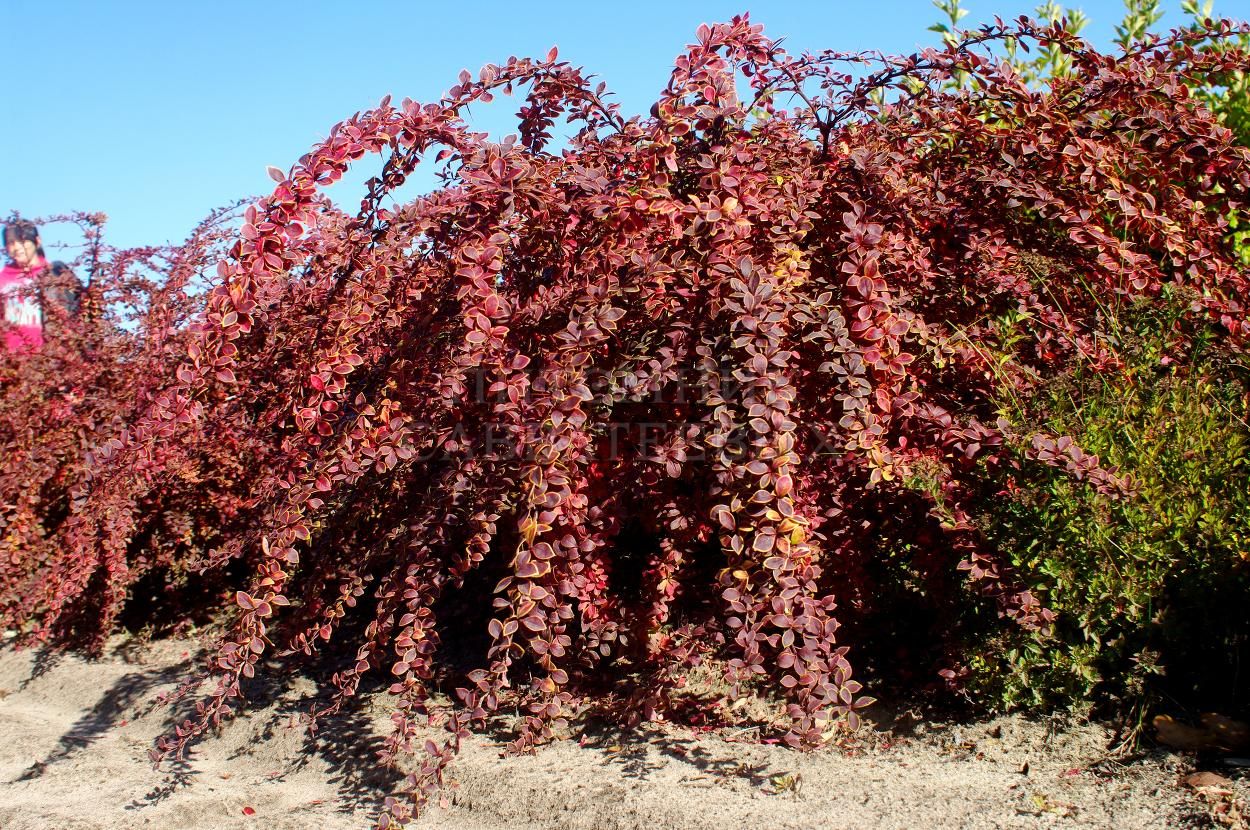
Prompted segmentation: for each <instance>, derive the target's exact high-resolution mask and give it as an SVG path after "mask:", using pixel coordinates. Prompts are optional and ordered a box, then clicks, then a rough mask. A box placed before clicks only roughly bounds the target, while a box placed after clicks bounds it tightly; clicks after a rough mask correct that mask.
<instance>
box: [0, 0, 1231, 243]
mask: <svg viewBox="0 0 1250 830" xmlns="http://www.w3.org/2000/svg"><path fill="white" fill-rule="evenodd" d="M964 5H965V7H967V8H968V9H969V11H970V12H971V14H970V15H969V16H968V17H967V18H966V19H965V20H964V25H965V26H973V25H975V24H977V23H980V22H986V21H988V20H990V19H991V18H992V17H993V15H995V14H998V15H1001V16H1003V17H1004V18H1009V17H1012V16H1016V15H1019V14H1022V13H1029V12H1031V10H1032V8H1033V6H1034V5H1035V3H1034V2H1021V0H965V3H964ZM1072 5H1074V6H1077V7H1079V8H1082V9H1083V10H1084V11H1085V13H1086V14H1087V15H1089V16H1090V17H1091V18H1092V21H1093V22H1092V24H1091V26H1090V28H1089V29H1087V30H1086V33H1085V34H1086V36H1087V37H1089V38H1091V39H1092V40H1093V41H1094V42H1095V43H1098V44H1101V45H1106V44H1108V43H1109V42H1110V39H1111V37H1112V28H1113V26H1114V25H1115V23H1116V22H1118V21H1119V19H1120V17H1121V12H1122V6H1121V2H1120V0H1085V2H1083V3H1073V4H1072ZM1166 6H1167V9H1168V15H1167V16H1166V17H1165V18H1164V20H1163V21H1162V22H1161V23H1160V24H1159V26H1160V27H1169V26H1173V25H1179V24H1180V23H1181V22H1183V21H1182V17H1181V15H1180V12H1179V0H1167V3H1166ZM0 10H3V15H2V16H0V17H2V19H0V27H3V30H4V33H5V36H4V41H3V45H2V46H0V69H2V70H3V77H4V78H6V79H7V81H8V82H7V83H6V84H5V88H6V101H5V104H6V106H5V108H4V109H5V117H4V120H3V126H0V215H3V214H7V213H8V212H9V211H11V210H14V209H16V210H20V211H21V212H22V213H23V214H24V215H27V216H38V215H47V214H52V213H57V212H64V211H69V210H74V209H80V210H89V211H104V212H105V213H107V214H108V215H109V216H110V222H109V239H110V241H111V242H112V243H113V244H118V245H139V244H144V243H161V242H164V241H172V240H179V239H181V238H182V237H183V236H185V234H186V233H187V232H188V231H189V230H190V229H191V227H192V226H193V225H194V224H195V223H196V221H197V220H198V219H200V218H201V217H202V216H204V215H205V214H206V213H207V212H208V211H209V210H210V209H212V208H213V207H215V206H217V205H220V204H223V203H226V202H228V201H230V200H232V199H234V198H238V197H242V196H246V195H249V194H258V193H261V192H264V191H267V190H268V188H269V187H270V185H271V184H272V183H271V182H270V180H269V179H268V177H267V176H266V174H265V167H266V165H271V164H272V165H275V166H278V167H280V168H282V169H286V168H287V167H289V166H290V164H291V163H292V162H293V161H295V160H296V159H297V158H298V157H299V156H300V155H302V154H303V153H304V152H305V151H306V150H307V149H308V148H309V147H310V146H311V145H312V144H313V143H315V142H316V141H317V140H319V139H320V138H322V137H324V136H325V135H326V133H327V132H328V130H329V128H330V126H331V125H333V124H334V123H335V122H337V121H339V120H342V119H344V118H346V117H348V116H350V115H351V114H352V113H354V112H356V111H358V110H362V109H367V108H369V107H371V106H372V105H374V104H375V103H376V102H377V101H378V100H379V99H380V98H381V97H382V96H383V95H386V94H387V93H392V94H393V95H394V96H395V97H396V99H400V98H403V97H405V96H407V97H410V98H413V99H415V100H418V101H422V100H433V99H436V98H438V97H439V96H440V95H441V94H442V93H443V91H444V90H446V88H447V87H448V86H450V85H451V84H453V83H454V82H455V78H456V74H457V73H458V72H459V70H460V69H461V68H469V69H471V70H473V71H475V72H476V70H477V69H478V68H479V67H480V66H482V65H483V64H485V63H490V62H499V61H502V60H503V59H506V58H507V56H508V55H512V54H515V55H518V56H520V55H535V56H541V55H544V54H545V53H546V51H547V49H548V48H549V47H550V46H552V45H553V44H554V45H558V46H559V47H560V54H561V56H562V57H563V58H565V59H567V60H570V61H572V62H574V63H576V64H579V65H583V66H585V67H587V69H588V70H589V71H591V72H594V73H595V74H597V75H599V76H600V77H601V78H602V79H603V80H606V81H607V83H608V85H609V87H610V88H611V89H613V90H614V91H615V92H616V93H617V95H618V100H619V101H620V102H621V104H622V105H623V107H624V109H625V111H626V113H634V112H646V111H647V110H648V109H649V107H650V104H651V102H652V101H653V100H654V96H655V94H656V92H657V91H658V90H660V89H661V88H662V87H663V85H664V83H665V80H666V79H667V76H668V72H669V68H670V67H671V64H672V59H673V57H674V56H675V55H677V54H678V53H679V52H680V51H681V50H682V48H683V46H684V45H685V44H687V43H689V42H690V41H691V40H692V39H693V35H694V30H695V28H696V27H697V26H698V24H699V23H701V22H715V21H720V20H728V19H729V18H730V17H731V16H732V15H734V14H735V13H739V12H742V11H746V10H749V11H750V12H751V16H752V18H753V19H754V20H755V21H756V22H759V23H763V24H764V26H765V31H766V33H767V34H769V35H771V36H773V37H778V36H785V38H786V43H787V47H788V48H789V49H791V50H792V51H795V52H798V51H802V50H804V49H813V50H815V49H825V48H832V49H840V50H860V49H881V50H885V51H889V52H911V51H914V50H915V48H916V47H917V46H918V45H923V44H930V43H933V42H934V39H935V38H936V35H934V34H932V33H930V32H928V31H926V28H927V27H928V26H929V25H930V24H931V23H933V22H934V21H935V20H936V19H937V16H938V15H937V12H936V10H935V9H933V8H932V6H931V4H930V2H929V0H858V1H857V2H843V1H842V0H821V2H754V3H752V2H749V0H698V1H697V2H694V1H691V2H684V0H667V2H657V1H656V0H623V1H622V2H609V1H606V0H581V2H548V3H544V2H519V3H516V2H513V3H504V2H495V1H494V0H478V1H477V2H471V0H459V1H458V2H441V3H431V2H416V1H415V0H414V1H412V2H384V1H383V0H372V2H366V3H359V4H357V3H350V2H344V1H343V0H339V2H334V3H330V2H321V0H305V1H304V2H236V1H235V0H224V2H205V3H181V2H165V3H156V2H125V0H108V1H107V2H106V1H105V0H100V1H99V2H86V0H80V1H79V2H54V0H0ZM1216 11H1217V12H1219V13H1223V14H1226V15H1230V16H1235V17H1247V16H1250V0H1217V4H1216ZM498 100H499V101H501V102H502V103H503V106H505V107H511V109H508V110H505V111H504V112H511V111H514V109H515V106H514V103H513V102H512V100H511V99H506V98H501V99H498ZM495 106H496V107H498V106H499V104H498V103H497V104H496V105H495ZM502 114H503V113H502V112H501V113H500V115H502ZM488 123H489V124H491V125H493V124H497V123H502V122H501V121H500V120H499V117H498V116H495V115H492V117H491V118H490V119H489V122H488ZM372 172H373V171H372V170H370V171H369V172H368V174H364V173H362V174H361V175H360V176H359V177H354V178H355V180H356V181H360V180H363V178H364V177H365V175H371V174H372ZM342 187H343V185H339V186H338V187H337V188H336V190H337V189H339V188H342ZM332 195H335V196H336V197H337V196H338V194H337V193H334V194H332ZM345 195H347V194H345ZM350 195H353V196H355V197H356V198H358V191H357V193H355V194H350ZM63 236H65V231H58V230H57V229H55V228H48V229H46V231H45V239H47V240H49V241H52V240H55V239H57V238H61V237H63Z"/></svg>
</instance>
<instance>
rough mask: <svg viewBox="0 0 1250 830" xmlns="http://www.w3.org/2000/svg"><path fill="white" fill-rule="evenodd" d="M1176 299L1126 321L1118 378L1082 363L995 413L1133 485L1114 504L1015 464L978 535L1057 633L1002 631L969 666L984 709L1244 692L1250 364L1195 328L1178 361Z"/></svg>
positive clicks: (1232, 698)
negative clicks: (1038, 602) (1071, 444)
mask: <svg viewBox="0 0 1250 830" xmlns="http://www.w3.org/2000/svg"><path fill="white" fill-rule="evenodd" d="M1171 299H1172V300H1173V302H1172V310H1170V311H1163V312H1161V311H1159V310H1158V309H1157V308H1156V309H1154V310H1151V309H1148V308H1146V307H1144V306H1139V307H1137V308H1133V309H1130V310H1129V311H1128V312H1127V313H1125V314H1123V315H1121V326H1120V327H1119V331H1120V337H1121V338H1122V344H1121V349H1122V354H1123V355H1124V358H1125V362H1126V367H1125V370H1124V371H1122V372H1121V371H1117V372H1109V373H1104V372H1096V371H1092V370H1090V369H1088V368H1078V369H1077V370H1075V371H1072V372H1070V373H1068V374H1066V375H1064V376H1061V377H1057V378H1055V379H1053V380H1050V381H1048V382H1046V383H1045V384H1043V385H1042V386H1040V388H1039V389H1038V390H1037V391H1036V392H1035V394H1033V395H1031V396H1030V397H1028V398H1026V399H1022V400H1014V401H1012V402H1009V403H1008V404H1006V405H1005V413H1006V414H1007V415H1008V417H1009V419H1011V420H1012V421H1013V422H1017V423H1019V424H1021V426H1025V425H1027V426H1029V427H1031V428H1035V429H1041V430H1043V431H1046V432H1050V433H1052V434H1059V435H1070V436H1072V437H1073V438H1074V439H1075V440H1076V441H1077V443H1078V444H1079V445H1080V446H1082V447H1083V448H1084V449H1085V450H1086V451H1088V452H1095V453H1097V454H1098V455H1099V456H1100V457H1101V458H1102V460H1103V462H1104V463H1105V464H1106V465H1109V466H1114V467H1117V468H1118V469H1119V471H1120V473H1122V474H1127V475H1129V476H1131V478H1132V480H1133V482H1134V483H1135V486H1136V492H1135V493H1134V494H1133V495H1131V496H1130V497H1128V498H1124V499H1113V498H1109V497H1108V496H1105V495H1102V494H1100V493H1098V492H1097V491H1096V490H1095V488H1093V487H1090V486H1087V485H1084V484H1082V483H1081V482H1075V481H1073V480H1072V479H1071V478H1070V477H1068V476H1064V475H1062V474H1056V472H1055V470H1054V469H1053V468H1043V467H1041V466H1040V465H1037V464H1035V463H1030V462H1027V461H1025V460H1024V459H1023V455H1022V456H1021V461H1020V467H1019V469H1018V470H1015V471H1013V475H1012V476H1010V477H1009V479H1008V480H1007V481H1006V482H1005V487H1004V491H1003V495H1005V496H1006V498H1000V499H999V500H997V501H994V500H987V503H989V504H991V505H993V506H992V507H991V508H990V509H989V510H988V511H987V512H986V514H985V515H984V516H983V517H982V522H983V525H984V531H985V533H986V535H987V536H988V537H989V538H991V539H992V540H994V541H995V542H996V543H997V544H998V545H999V546H1000V548H1001V549H1002V550H1003V551H1004V553H1006V554H1008V555H1009V556H1010V557H1011V560H1012V562H1013V564H1014V565H1015V566H1016V567H1017V568H1018V569H1019V571H1020V573H1021V574H1023V575H1025V578H1026V579H1029V580H1031V582H1032V584H1031V586H1030V587H1031V588H1032V590H1033V591H1034V592H1035V593H1036V594H1037V595H1038V596H1039V597H1040V598H1041V599H1042V602H1043V603H1044V604H1046V605H1047V606H1048V607H1050V608H1051V609H1052V610H1053V611H1055V612H1057V614H1058V615H1059V616H1058V619H1057V621H1056V626H1055V630H1054V632H1053V635H1046V634H1042V633H1037V632H1032V633H1029V632H1014V631H1013V632H1009V633H1006V634H1003V635H1001V636H1000V637H999V638H997V639H996V640H994V641H992V645H991V647H990V648H987V649H985V650H984V651H983V652H982V653H981V655H980V656H979V657H977V658H974V659H973V661H972V665H971V668H972V670H973V671H972V675H973V678H974V680H973V688H974V689H977V690H978V691H979V692H980V693H981V694H982V695H983V696H984V698H983V699H985V700H987V701H989V702H991V704H992V705H997V706H1001V707H1013V706H1041V707H1052V706H1055V705H1065V706H1066V705H1077V706H1079V705H1080V704H1081V702H1083V701H1088V702H1092V703H1104V704H1105V703H1111V702H1115V701H1119V702H1120V703H1121V704H1129V705H1130V706H1132V707H1135V708H1136V709H1137V710H1138V711H1139V712H1140V711H1142V710H1143V707H1144V706H1145V705H1146V704H1148V703H1149V702H1151V701H1152V700H1154V701H1158V700H1159V699H1160V696H1162V697H1163V699H1167V700H1170V701H1171V703H1172V704H1194V705H1198V704H1199V703H1201V705H1203V706H1206V707H1223V710H1224V711H1230V710H1232V709H1235V708H1236V707H1237V706H1238V705H1240V706H1242V707H1244V706H1245V701H1247V700H1250V672H1245V671H1242V672H1240V673H1239V671H1238V666H1239V665H1243V664H1244V665H1250V660H1248V659H1247V658H1248V657H1250V650H1248V647H1247V643H1248V642H1250V614H1247V610H1246V609H1247V608H1250V560H1248V557H1250V486H1248V485H1250V461H1248V460H1247V458H1248V456H1250V425H1248V422H1250V406H1248V397H1247V383H1246V380H1247V377H1248V376H1250V368H1248V367H1247V366H1246V365H1245V363H1244V362H1241V363H1239V362H1237V360H1236V359H1234V358H1232V357H1230V356H1229V355H1226V354H1224V353H1222V352H1221V351H1220V350H1219V349H1218V348H1216V347H1215V346H1214V345H1213V341H1211V340H1208V339H1205V338H1204V337H1202V336H1201V334H1199V335H1198V336H1196V337H1195V338H1194V340H1193V344H1194V345H1193V346H1192V348H1191V349H1189V353H1188V354H1177V353H1176V352H1175V351H1174V349H1175V346H1174V344H1175V343H1176V342H1179V339H1178V337H1177V335H1178V334H1179V333H1180V328H1181V327H1182V326H1183V317H1182V312H1183V310H1184V307H1185V306H1186V305H1187V303H1185V301H1184V299H1183V298H1179V297H1173V298H1171ZM1022 431H1023V430H1022Z"/></svg>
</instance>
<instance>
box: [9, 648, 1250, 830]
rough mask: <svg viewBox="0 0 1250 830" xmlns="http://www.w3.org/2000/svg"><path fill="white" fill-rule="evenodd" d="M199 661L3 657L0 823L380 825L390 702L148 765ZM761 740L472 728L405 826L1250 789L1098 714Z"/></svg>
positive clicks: (1140, 807)
mask: <svg viewBox="0 0 1250 830" xmlns="http://www.w3.org/2000/svg"><path fill="white" fill-rule="evenodd" d="M194 649H195V645H194V643H192V642H190V641H163V642H158V643H154V644H150V645H138V644H135V643H134V642H132V641H128V640H125V639H121V638H117V639H115V640H114V641H112V643H111V644H110V650H109V651H108V653H107V654H106V656H105V657H103V658H101V659H99V660H95V661H87V660H84V659H82V658H80V657H77V656H73V655H66V656H50V655H46V654H38V653H35V652H31V651H23V652H15V651H13V650H12V649H11V648H7V647H6V648H0V828H4V830H28V829H29V830H35V828H39V829H40V830H45V829H48V828H55V830H79V829H80V828H81V830H87V828H91V829H92V830H95V828H130V827H150V828H192V830H209V829H210V828H212V830H216V828H265V830H279V828H327V829H328V830H335V829H336V828H366V827H368V826H369V824H370V816H371V814H372V813H373V811H374V810H375V809H376V805H377V800H378V799H379V797H380V795H381V794H382V793H383V792H384V790H385V789H386V787H387V786H388V779H387V776H386V775H379V774H378V773H377V772H376V771H375V770H374V767H373V763H372V753H373V752H374V751H376V749H377V748H378V746H379V742H380V738H381V736H382V735H384V734H385V731H386V729H387V727H388V726H389V720H388V717H387V709H386V700H385V697H386V696H385V694H379V695H375V696H373V697H370V698H366V699H365V700H364V701H362V706H361V707H360V708H359V710H358V711H356V712H353V713H352V714H350V715H346V716H343V717H341V718H339V719H338V720H337V721H336V722H334V723H327V724H325V726H324V727H323V729H322V730H321V731H320V732H318V733H317V735H315V736H313V735H309V734H308V733H307V731H306V730H305V729H304V727H303V726H301V725H300V724H299V722H298V719H297V718H296V717H295V716H296V715H297V714H298V713H299V712H300V711H303V708H304V707H306V705H307V703H306V702H304V701H302V696H303V695H304V694H306V693H307V692H308V689H309V688H310V686H311V684H309V683H308V682H306V681H303V682H301V681H296V682H295V683H292V684H288V685H287V686H285V687H283V688H282V689H280V690H277V691H276V692H275V693H274V694H273V695H270V696H269V697H268V698H267V699H264V700H261V701H258V702H257V703H256V705H254V706H253V707H251V708H249V709H247V710H246V711H245V713H244V715H243V716H241V717H239V718H237V719H235V720H234V721H232V722H230V723H229V724H228V725H227V726H225V727H224V728H223V729H222V731H221V734H219V735H217V736H214V737H212V738H210V739H208V740H206V741H204V742H202V743H200V744H199V745H198V746H197V748H196V751H195V753H194V754H193V756H192V757H190V758H189V759H188V760H187V761H186V762H185V764H182V765H180V766H179V767H177V768H176V769H162V770H160V771H154V770H153V769H152V766H151V764H150V762H149V761H148V759H147V750H148V749H149V748H150V747H151V745H152V742H153V740H154V739H155V738H156V736H157V735H159V734H161V733H162V732H163V731H164V730H165V729H167V728H168V725H169V723H170V718H171V716H172V715H173V714H175V713H171V712H170V711H169V710H168V709H165V708H162V707H156V706H153V702H152V699H153V697H154V696H155V695H156V694H157V693H158V692H160V691H162V690H167V689H171V688H172V687H173V683H174V681H175V680H176V678H177V677H178V676H179V674H180V672H181V670H182V669H184V668H185V667H186V666H188V665H190V662H189V661H190V659H191V657H192V653H193V651H194ZM575 732H576V730H575ZM496 737H498V736H496ZM754 737H755V736H754V735H753V733H751V732H749V731H728V730H725V731H722V732H720V733H706V734H699V733H696V732H694V731H691V730H689V729H683V728H678V727H674V726H670V725H660V726H656V727H648V728H644V729H641V730H638V731H635V732H629V733H619V732H610V733H606V734H602V733H593V734H592V733H590V732H586V733H583V734H582V735H580V736H575V737H574V738H572V739H570V740H566V741H561V742H557V743H555V744H553V745H551V746H548V747H544V748H542V749H540V750H539V752H538V753H537V755H536V756H533V757H501V756H500V749H501V744H500V742H499V741H498V740H496V739H495V738H492V737H491V736H482V737H480V738H477V737H475V738H474V739H472V740H470V741H469V742H468V745H467V746H466V747H465V749H464V751H463V752H462V754H461V756H460V757H459V758H458V759H457V760H456V761H455V763H454V766H453V767H452V769H451V771H450V774H449V778H450V782H451V783H450V786H449V787H448V789H447V791H446V793H445V794H444V797H443V799H442V804H441V805H440V804H437V803H436V804H434V805H432V806H431V807H430V808H428V809H427V811H426V812H425V813H424V814H423V816H422V817H421V818H420V819H419V820H417V821H416V822H414V823H413V824H412V825H411V826H412V827H416V828H444V827H446V828H465V830H473V828H481V829H482V830H487V829H488V828H490V829H491V830H494V828H518V829H520V828H554V827H562V828H563V827H569V828H587V829H589V828H596V830H614V829H615V828H619V830H626V829H627V828H628V829H629V830H632V829H633V828H646V830H659V828H668V827H674V828H717V830H722V829H723V828H744V830H745V829H746V828H750V830H756V828H907V830H913V829H914V828H928V827H965V828H991V827H1009V828H1041V827H1046V828H1050V827H1072V828H1077V827H1082V828H1086V827H1089V828H1112V827H1115V828H1198V827H1215V826H1220V823H1218V822H1222V823H1223V825H1224V826H1229V824H1230V821H1232V820H1230V819H1229V818H1228V817H1227V816H1226V815H1224V816H1221V815H1219V814H1218V812H1217V811H1218V810H1219V809H1224V810H1227V808H1228V806H1227V805H1229V804H1232V805H1234V806H1238V805H1239V804H1244V803H1246V801H1247V800H1248V799H1250V782H1248V781H1247V780H1246V779H1245V777H1242V778H1238V776H1237V775H1236V774H1235V773H1230V772H1229V770H1227V769H1223V768H1220V769H1219V770H1218V771H1219V772H1220V773H1221V774H1222V775H1225V776H1228V777H1229V778H1230V779H1231V785H1230V786H1231V788H1232V790H1233V793H1232V795H1218V796H1212V795H1211V794H1209V793H1208V794H1205V795H1204V794H1203V793H1200V792H1195V791H1194V790H1193V789H1192V788H1190V787H1188V786H1186V785H1185V784H1184V782H1183V779H1184V777H1185V776H1186V775H1187V774H1188V773H1190V772H1192V771H1193V769H1194V761H1193V759H1191V758H1189V757H1187V756H1184V755H1176V754H1169V753H1166V752H1161V751H1160V752H1154V753H1150V754H1146V755H1145V756H1144V757H1140V758H1137V759H1135V760H1133V761H1131V762H1129V763H1120V762H1115V761H1109V760H1105V758H1106V755H1107V752H1106V746H1107V742H1108V740H1109V737H1110V735H1109V732H1108V730H1107V729H1106V727H1103V726H1099V725H1096V724H1085V725H1069V726H1067V727H1065V728H1063V729H1061V730H1056V729H1055V728H1053V725H1052V724H1048V723H1040V722H1034V721H1030V720H1027V719H1024V718H1021V717H1004V718H998V719H995V720H992V721H988V722H983V723H974V724H960V725H951V724H947V725H940V726H933V727H920V728H917V729H912V730H908V731H907V732H906V733H901V732H893V733H891V732H886V733H880V732H878V733H872V734H867V735H865V736H864V739H863V740H858V741H854V742H852V743H851V745H850V746H849V747H847V746H843V747H840V748H827V749H823V750H820V751H817V752H811V753H798V752H792V751H789V750H787V749H785V748H783V747H780V746H776V745H767V744H761V743H759V742H758V741H756V740H754ZM1026 765H1027V766H1026ZM1238 800H1240V802H1239V801H1238ZM1220 804H1224V805H1225V807H1223V808H1220V807H1219V805H1220ZM1217 820H1218V822H1217ZM1233 823H1234V825H1235V822H1233ZM1243 826H1244V825H1243Z"/></svg>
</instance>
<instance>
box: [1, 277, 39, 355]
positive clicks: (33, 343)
mask: <svg viewBox="0 0 1250 830" xmlns="http://www.w3.org/2000/svg"><path fill="white" fill-rule="evenodd" d="M46 265H47V263H46V262H45V261H44V260H42V259H41V260H39V261H38V262H36V263H35V264H34V265H32V266H31V267H30V268H25V269H23V268H19V267H17V266H16V265H14V264H13V263H11V262H10V263H9V264H8V265H6V266H4V268H3V269H0V304H2V305H3V308H4V319H5V320H7V321H8V322H9V323H10V324H11V325H13V326H16V328H9V329H8V330H7V331H5V333H4V348H5V349H6V350H8V351H10V352H26V351H33V350H34V349H37V348H39V347H40V346H42V345H43V310H42V309H41V308H40V307H39V299H38V298H37V297H36V296H35V294H34V290H35V276H36V275H38V273H39V272H40V271H42V270H43V269H44V267H45V266H46Z"/></svg>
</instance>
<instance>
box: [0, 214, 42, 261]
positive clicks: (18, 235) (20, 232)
mask: <svg viewBox="0 0 1250 830" xmlns="http://www.w3.org/2000/svg"><path fill="white" fill-rule="evenodd" d="M14 239H17V240H20V241H22V242H34V243H35V252H36V253H37V254H39V256H43V246H42V245H40V244H39V226H38V225H36V224H35V223H34V222H28V221H26V220H25V219H18V220H16V221H14V222H8V223H6V224H5V226H4V247H6V248H7V247H9V242H11V241H12V240H14Z"/></svg>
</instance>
